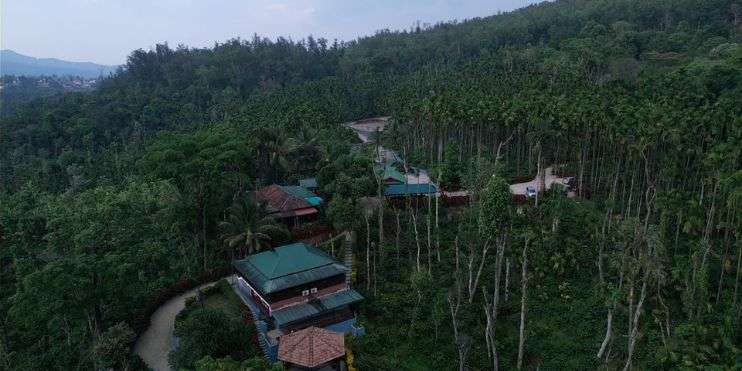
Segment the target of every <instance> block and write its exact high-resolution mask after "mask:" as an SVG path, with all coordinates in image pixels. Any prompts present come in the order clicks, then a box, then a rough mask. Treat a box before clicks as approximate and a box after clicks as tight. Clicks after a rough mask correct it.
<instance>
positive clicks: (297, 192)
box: [281, 186, 324, 206]
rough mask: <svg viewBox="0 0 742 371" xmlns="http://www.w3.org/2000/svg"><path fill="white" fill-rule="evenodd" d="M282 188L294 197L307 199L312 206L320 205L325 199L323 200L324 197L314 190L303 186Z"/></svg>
mask: <svg viewBox="0 0 742 371" xmlns="http://www.w3.org/2000/svg"><path fill="white" fill-rule="evenodd" d="M281 189H282V190H283V191H284V192H286V193H288V194H290V195H292V196H294V197H298V198H301V199H303V200H305V201H307V202H308V203H309V204H310V205H312V206H319V205H321V204H322V202H323V201H324V200H322V197H319V196H317V195H316V194H314V193H313V192H312V191H310V190H309V189H307V188H305V187H302V186H281Z"/></svg>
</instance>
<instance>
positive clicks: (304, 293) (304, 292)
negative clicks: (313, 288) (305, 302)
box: [301, 290, 309, 296]
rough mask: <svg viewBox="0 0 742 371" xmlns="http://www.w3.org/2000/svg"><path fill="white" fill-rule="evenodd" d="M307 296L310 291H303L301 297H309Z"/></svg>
mask: <svg viewBox="0 0 742 371" xmlns="http://www.w3.org/2000/svg"><path fill="white" fill-rule="evenodd" d="M307 295H309V290H303V291H302V292H301V296H307Z"/></svg>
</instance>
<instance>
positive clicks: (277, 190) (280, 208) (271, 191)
mask: <svg viewBox="0 0 742 371" xmlns="http://www.w3.org/2000/svg"><path fill="white" fill-rule="evenodd" d="M256 196H257V199H258V200H259V201H262V202H265V204H266V205H265V206H266V209H267V210H268V212H269V213H271V214H279V216H281V217H284V216H294V215H295V211H296V210H301V209H310V211H311V212H310V214H311V213H314V212H317V209H315V208H313V207H312V205H311V204H310V203H309V202H307V201H306V200H305V199H303V198H300V197H296V196H294V195H292V194H290V193H288V192H286V191H285V190H284V189H283V188H282V187H281V186H279V185H277V184H273V185H269V186H267V187H265V188H262V189H260V190H258V192H257V193H256ZM304 214H306V213H304Z"/></svg>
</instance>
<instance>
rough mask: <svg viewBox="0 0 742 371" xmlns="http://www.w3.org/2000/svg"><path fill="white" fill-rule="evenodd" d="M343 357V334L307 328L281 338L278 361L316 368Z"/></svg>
mask: <svg viewBox="0 0 742 371" xmlns="http://www.w3.org/2000/svg"><path fill="white" fill-rule="evenodd" d="M344 355H345V338H344V337H343V334H341V333H338V332H333V331H329V330H325V329H321V328H318V327H307V328H305V329H303V330H299V331H296V332H293V333H290V334H287V335H283V336H281V338H280V339H279V345H278V359H280V360H281V361H284V362H289V363H292V364H295V365H298V366H303V367H317V366H319V365H322V364H324V363H327V362H330V361H332V360H333V359H336V358H340V357H342V356H344Z"/></svg>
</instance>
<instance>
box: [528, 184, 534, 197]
mask: <svg viewBox="0 0 742 371" xmlns="http://www.w3.org/2000/svg"><path fill="white" fill-rule="evenodd" d="M526 196H527V197H529V198H531V197H536V187H530V186H529V187H526Z"/></svg>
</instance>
